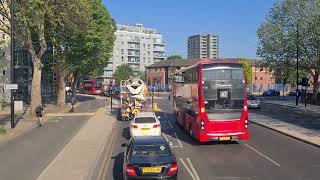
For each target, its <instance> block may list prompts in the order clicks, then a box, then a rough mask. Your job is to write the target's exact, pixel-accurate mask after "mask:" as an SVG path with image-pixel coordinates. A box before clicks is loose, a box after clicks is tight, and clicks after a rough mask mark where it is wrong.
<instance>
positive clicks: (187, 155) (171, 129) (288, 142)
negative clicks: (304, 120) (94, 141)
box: [104, 96, 320, 180]
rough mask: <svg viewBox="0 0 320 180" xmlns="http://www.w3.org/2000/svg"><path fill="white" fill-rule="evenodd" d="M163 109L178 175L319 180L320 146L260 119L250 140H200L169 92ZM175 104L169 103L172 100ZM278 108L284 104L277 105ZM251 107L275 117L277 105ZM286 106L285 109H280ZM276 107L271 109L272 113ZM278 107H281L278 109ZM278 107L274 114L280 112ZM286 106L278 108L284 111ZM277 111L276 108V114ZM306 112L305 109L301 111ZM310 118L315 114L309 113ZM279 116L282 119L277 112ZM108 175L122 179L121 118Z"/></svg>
mask: <svg viewBox="0 0 320 180" xmlns="http://www.w3.org/2000/svg"><path fill="white" fill-rule="evenodd" d="M156 103H158V105H159V109H161V111H159V112H157V115H159V116H161V118H160V121H161V128H162V133H163V136H164V137H165V138H166V139H168V141H169V142H171V143H172V144H173V146H172V150H173V151H174V153H175V155H176V158H177V160H178V166H179V173H178V177H179V179H183V180H200V179H201V180H251V179H253V180H284V179H290V180H318V179H319V173H318V172H319V170H320V156H319V154H320V148H318V147H315V146H313V145H310V144H308V143H305V142H303V141H300V140H297V139H295V138H292V137H290V136H287V135H284V134H282V133H279V132H277V131H274V130H271V129H269V128H265V127H263V126H260V125H257V124H253V123H251V124H250V134H251V135H250V136H251V137H250V140H248V141H240V142H239V143H214V142H209V143H201V144H199V143H197V142H195V141H193V140H192V139H191V138H190V136H189V135H188V134H187V133H185V132H184V130H183V129H182V128H180V126H179V125H178V124H177V123H176V122H175V117H174V115H173V114H172V112H171V107H172V106H171V104H172V101H168V99H167V96H163V98H162V99H160V98H159V99H158V100H157V101H156ZM169 104H170V105H169ZM277 108H278V109H281V108H284V107H282V106H281V107H279V106H277ZM265 109H266V111H263V110H264V109H262V112H260V114H259V113H258V112H256V111H252V112H250V117H251V119H254V120H256V121H264V120H265V119H270V118H269V117H268V116H271V115H272V113H271V112H272V110H273V109H270V110H267V109H268V107H265ZM279 111H281V110H279ZM261 113H264V114H261ZM270 113H271V114H270ZM276 113H278V112H276ZM276 113H273V114H276ZM286 113H287V112H286V111H283V113H280V114H278V115H279V117H282V116H284V115H285V114H286ZM276 115H277V114H276ZM302 116H303V114H302V115H301V114H300V117H302ZM309 118H310V117H309ZM273 120H274V121H279V122H283V121H282V120H281V119H278V118H277V117H274V118H273ZM117 124H118V126H119V131H117V133H116V135H115V140H114V142H115V143H114V145H113V146H112V150H111V154H112V155H111V158H110V163H109V166H108V167H107V168H106V173H105V174H107V176H106V177H105V178H104V179H106V180H112V179H115V180H122V179H123V176H122V164H123V152H124V148H123V147H121V144H122V143H127V142H128V140H129V138H130V135H129V122H126V121H118V122H117Z"/></svg>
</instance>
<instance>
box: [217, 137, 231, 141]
mask: <svg viewBox="0 0 320 180" xmlns="http://www.w3.org/2000/svg"><path fill="white" fill-rule="evenodd" d="M230 140H231V137H219V141H230Z"/></svg>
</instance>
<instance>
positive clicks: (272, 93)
mask: <svg viewBox="0 0 320 180" xmlns="http://www.w3.org/2000/svg"><path fill="white" fill-rule="evenodd" d="M262 96H280V91H279V90H277V89H269V90H267V91H264V92H263V93H262Z"/></svg>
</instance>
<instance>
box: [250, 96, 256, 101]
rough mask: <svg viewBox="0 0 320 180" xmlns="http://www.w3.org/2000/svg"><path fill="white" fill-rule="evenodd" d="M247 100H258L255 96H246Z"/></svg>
mask: <svg viewBox="0 0 320 180" xmlns="http://www.w3.org/2000/svg"><path fill="white" fill-rule="evenodd" d="M248 100H258V98H257V97H255V96H248Z"/></svg>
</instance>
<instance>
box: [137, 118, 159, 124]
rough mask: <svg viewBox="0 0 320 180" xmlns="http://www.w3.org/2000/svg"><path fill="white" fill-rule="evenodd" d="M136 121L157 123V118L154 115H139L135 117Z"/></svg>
mask: <svg viewBox="0 0 320 180" xmlns="http://www.w3.org/2000/svg"><path fill="white" fill-rule="evenodd" d="M134 122H135V123H155V122H156V119H155V118H154V117H137V118H135V119H134Z"/></svg>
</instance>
